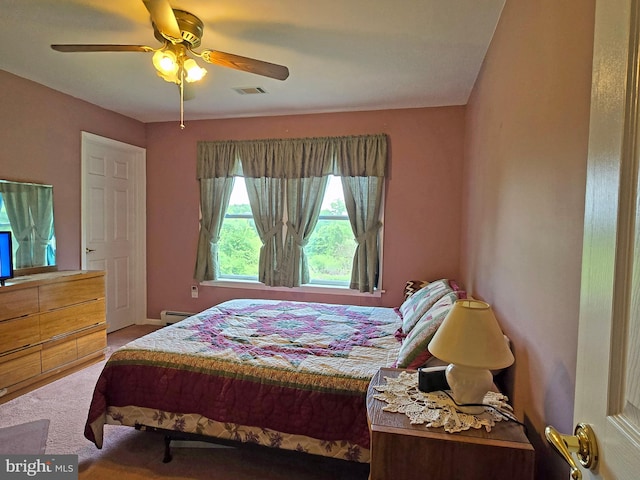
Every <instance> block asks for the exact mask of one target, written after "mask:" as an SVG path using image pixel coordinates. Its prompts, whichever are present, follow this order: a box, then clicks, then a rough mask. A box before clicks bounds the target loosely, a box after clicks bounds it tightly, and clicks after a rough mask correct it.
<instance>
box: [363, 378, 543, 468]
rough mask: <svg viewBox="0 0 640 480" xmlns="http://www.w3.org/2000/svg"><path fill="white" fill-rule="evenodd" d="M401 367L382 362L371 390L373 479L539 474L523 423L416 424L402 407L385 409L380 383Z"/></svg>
mask: <svg viewBox="0 0 640 480" xmlns="http://www.w3.org/2000/svg"><path fill="white" fill-rule="evenodd" d="M399 372H400V370H398V369H393V368H382V369H380V370H379V371H378V373H377V374H376V375H375V377H374V378H373V379H372V380H371V384H370V385H369V390H368V392H367V416H368V420H369V428H370V431H371V474H370V476H369V479H370V480H413V479H416V478H428V479H429V480H458V479H464V480H533V473H534V463H535V452H534V450H533V447H532V446H531V444H530V443H529V440H528V439H527V437H526V435H525V434H524V431H523V429H522V427H521V426H520V425H517V424H516V423H513V422H508V421H502V422H497V423H496V424H495V426H494V427H493V428H492V429H491V432H487V431H486V430H484V429H474V428H472V429H470V430H466V431H462V432H458V433H447V432H445V431H444V430H443V429H442V428H427V427H425V426H424V425H411V423H410V422H409V419H408V418H407V416H406V415H404V414H402V413H392V412H385V411H384V410H382V408H383V407H384V406H385V405H386V404H385V403H384V402H383V401H382V400H378V399H376V398H374V397H373V395H374V394H375V393H376V392H375V389H374V386H375V385H382V384H384V383H385V380H384V378H385V377H392V378H393V377H396V376H397V375H398V374H399Z"/></svg>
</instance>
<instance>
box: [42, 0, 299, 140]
mask: <svg viewBox="0 0 640 480" xmlns="http://www.w3.org/2000/svg"><path fill="white" fill-rule="evenodd" d="M142 1H143V3H144V6H145V7H146V8H147V10H148V11H149V13H150V15H151V24H152V26H153V33H154V36H155V38H156V39H157V40H158V41H160V42H162V46H161V47H159V48H153V47H149V46H146V45H110V44H94V45H82V44H73V45H70V44H67V45H51V48H52V49H54V50H56V51H58V52H153V65H154V67H155V68H156V71H157V73H158V75H159V76H160V77H162V78H163V79H164V80H166V81H167V82H172V83H175V84H177V85H178V86H179V87H180V127H181V128H184V122H183V113H184V112H183V101H184V100H186V99H188V98H189V97H190V96H191V93H192V92H187V95H186V96H185V82H187V83H192V82H197V81H198V80H200V79H202V77H204V75H205V74H206V73H207V71H206V70H205V69H204V68H201V67H200V66H199V65H198V64H197V62H196V61H195V59H193V58H192V57H191V55H192V56H195V57H196V58H201V59H202V60H204V61H205V62H207V63H211V64H214V65H221V66H223V67H229V68H233V69H236V70H241V71H243V72H250V73H255V74H257V75H262V76H265V77H270V78H274V79H276V80H285V79H286V78H287V77H288V76H289V69H288V68H287V67H285V66H283V65H277V64H275V63H269V62H265V61H262V60H256V59H253V58H249V57H243V56H240V55H234V54H231V53H225V52H220V51H217V50H210V49H204V50H202V51H200V52H196V51H195V50H194V49H196V48H198V47H199V46H200V43H201V40H202V33H203V31H204V24H203V23H202V21H201V20H200V19H199V18H198V17H196V16H195V15H193V14H192V13H189V12H187V11H184V10H178V9H173V8H171V4H170V3H169V0H142Z"/></svg>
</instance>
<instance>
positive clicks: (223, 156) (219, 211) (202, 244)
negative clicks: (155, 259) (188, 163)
mask: <svg viewBox="0 0 640 480" xmlns="http://www.w3.org/2000/svg"><path fill="white" fill-rule="evenodd" d="M234 175H242V169H241V167H240V161H239V159H238V155H237V145H236V144H235V142H199V143H198V163H197V178H198V181H199V182H200V213H201V215H202V218H201V220H200V235H199V236H198V249H197V251H196V266H195V271H194V278H195V279H196V280H198V281H203V280H216V279H217V278H218V275H219V272H220V267H219V263H218V242H219V240H220V229H221V228H222V222H223V221H224V216H225V214H226V212H227V207H228V206H229V198H230V197H231V192H232V190H233V182H234V177H233V176H234Z"/></svg>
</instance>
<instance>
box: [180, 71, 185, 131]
mask: <svg viewBox="0 0 640 480" xmlns="http://www.w3.org/2000/svg"><path fill="white" fill-rule="evenodd" d="M180 128H181V129H182V130H184V68H180Z"/></svg>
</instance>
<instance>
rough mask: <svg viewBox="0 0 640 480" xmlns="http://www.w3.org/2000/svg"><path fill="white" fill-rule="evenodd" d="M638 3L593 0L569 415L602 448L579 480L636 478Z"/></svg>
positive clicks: (639, 404) (639, 375)
mask: <svg viewBox="0 0 640 480" xmlns="http://www.w3.org/2000/svg"><path fill="white" fill-rule="evenodd" d="M637 9H638V0H598V1H597V2H596V29H595V45H594V61H593V85H592V98H591V101H592V103H591V123H590V136H589V155H588V168H587V192H586V204H585V226H584V228H585V235H584V251H583V267H582V290H581V304H580V326H579V335H578V364H577V372H576V398H575V410H574V419H575V422H576V424H578V423H580V422H584V423H587V424H590V425H592V426H593V429H594V433H595V437H596V439H597V443H598V446H599V452H600V454H599V464H598V465H597V466H596V469H595V471H591V470H588V469H582V468H581V470H582V472H583V478H585V479H620V480H622V479H629V480H631V479H634V480H636V479H638V478H640V473H639V472H640V208H639V207H640V205H639V201H640V196H639V195H638V192H639V189H638V164H639V162H638V153H639V145H638V140H639V139H640V136H639V135H638V126H639V122H638V120H639V119H640V117H639V112H638V98H637V97H638V93H640V92H639V90H638V64H637V63H638V59H637V54H638V42H639V37H638V32H639V28H640V21H639V19H638V12H637ZM630 39H631V42H630V41H629V40H630ZM569 433H570V432H569Z"/></svg>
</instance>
